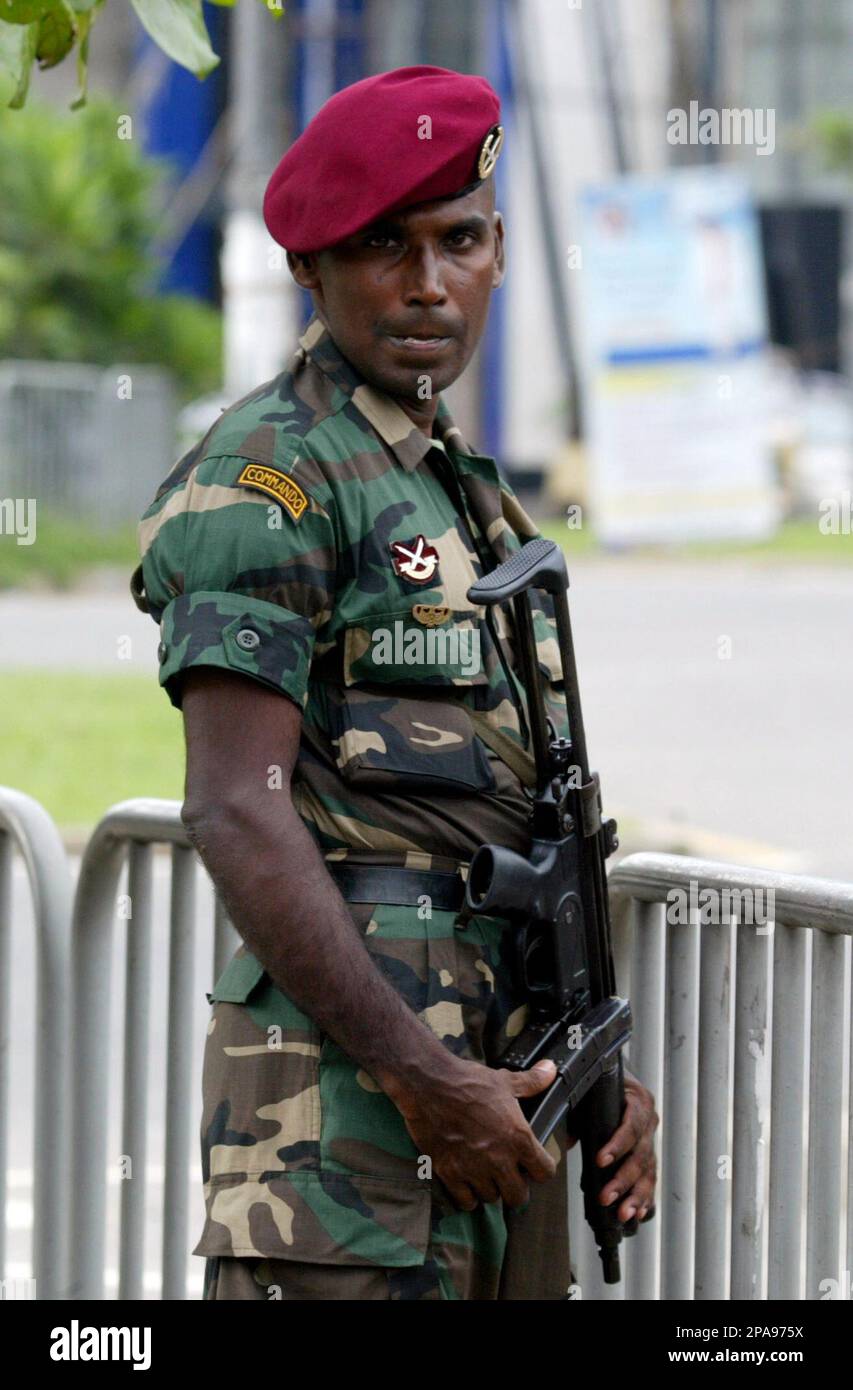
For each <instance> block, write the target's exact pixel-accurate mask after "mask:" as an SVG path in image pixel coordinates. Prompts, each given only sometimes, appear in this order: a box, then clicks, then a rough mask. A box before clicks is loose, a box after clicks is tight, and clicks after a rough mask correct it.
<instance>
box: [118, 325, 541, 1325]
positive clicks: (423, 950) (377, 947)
mask: <svg viewBox="0 0 853 1390" xmlns="http://www.w3.org/2000/svg"><path fill="white" fill-rule="evenodd" d="M536 534H537V533H536V529H535V527H534V526H533V524H532V522H531V521H530V519H529V517H527V515H526V514H525V512H524V511H523V510H522V508H521V507H520V505H519V503H518V501H517V499H516V498H515V496H514V494H513V493H512V491H511V489H510V488H509V487H507V486H506V484H505V483H504V482H502V480H501V479H500V478H499V475H498V472H497V469H496V467H495V464H494V462H493V461H492V459H490V458H484V457H482V456H480V455H478V454H474V453H472V452H471V451H470V450H469V449H468V448H467V447H466V445H465V443H464V442H463V440H462V438H461V436H460V433H459V431H458V429H456V427H455V426H454V424H453V422H452V420H451V418H450V415H449V413H448V411H447V409H446V407H445V406H444V404H443V403H439V407H438V411H437V417H436V421H435V430H434V437H433V438H432V439H430V438H428V437H427V436H426V435H425V434H424V433H422V432H421V431H420V430H418V429H417V428H416V427H415V426H414V425H413V424H412V422H411V420H409V418H408V416H407V415H406V414H405V413H404V412H403V411H402V409H401V408H400V407H399V406H398V405H396V404H395V403H394V402H393V401H391V400H390V399H389V398H388V397H387V396H384V395H383V394H381V393H380V392H378V391H376V390H374V389H373V388H372V387H371V386H369V385H367V384H366V383H365V382H363V381H362V380H360V378H359V377H358V375H357V374H356V373H355V372H354V370H353V368H352V367H351V365H350V364H349V363H348V362H347V361H346V360H345V359H344V358H343V357H342V355H341V353H340V352H339V351H338V349H337V348H336V347H335V345H334V343H333V341H332V340H331V338H330V336H329V334H328V333H327V332H326V331H325V330H324V329H323V327H322V325H321V324H320V323H319V322H318V321H317V320H316V319H315V320H312V322H311V323H310V324H309V325H308V328H307V330H306V332H305V335H304V336H303V338H302V339H301V345H300V348H299V350H298V352H297V353H296V356H295V358H294V360H293V362H292V364H291V365H290V367H289V368H288V369H287V370H286V371H285V372H283V373H282V374H281V375H280V376H278V377H276V378H275V379H274V380H273V381H271V382H268V383H266V384H265V385H263V386H261V387H259V388H258V389H257V390H256V391H254V392H252V393H251V394H250V395H248V396H246V397H245V398H244V399H243V400H241V401H238V402H237V403H236V405H234V406H232V407H231V409H230V410H228V411H226V412H225V414H224V415H223V416H222V417H221V418H220V419H219V420H218V421H217V422H216V423H215V424H214V426H213V427H212V428H211V430H210V431H209V432H208V434H207V436H206V437H205V438H204V439H203V440H202V441H201V443H200V444H198V445H197V446H196V447H195V448H194V449H192V450H191V451H190V452H189V453H188V454H187V455H186V456H185V457H184V458H182V459H181V460H180V461H179V462H178V463H177V464H176V466H175V467H174V468H173V470H172V472H171V473H170V475H169V476H168V478H166V480H165V481H164V483H163V485H162V487H161V488H160V490H159V492H158V494H157V497H156V498H155V500H154V502H153V503H152V505H151V506H150V507H149V509H148V511H147V512H146V513H145V516H144V517H143V520H142V522H141V525H140V543H141V549H142V554H143V560H142V564H141V566H140V567H139V568H138V569H137V571H136V573H135V574H134V577H133V583H132V587H133V591H134V595H135V598H136V601H137V603H138V604H139V605H140V607H143V608H144V609H146V611H149V612H150V613H151V615H152V616H153V617H154V618H155V620H156V621H157V622H158V623H159V624H160V630H161V643H160V681H161V683H162V685H163V686H164V687H165V689H166V690H167V691H168V694H169V696H170V698H171V700H172V702H173V703H174V704H175V705H179V704H180V700H181V683H180V676H181V673H182V672H183V671H184V670H186V669H188V668H190V667H193V666H214V667H219V668H221V669H223V670H230V671H237V672H240V673H242V674H244V675H246V676H249V677H250V678H252V679H253V680H256V681H260V682H262V683H263V684H264V685H267V686H272V688H273V689H275V690H278V691H281V692H282V693H283V694H284V695H286V696H287V697H288V698H290V699H291V700H293V701H294V702H295V703H296V704H297V705H298V706H299V707H300V708H301V709H302V711H303V725H302V739H301V744H300V752H299V757H298V760H297V764H296V768H295V772H294V779H293V786H294V800H295V804H296V806H297V808H298V810H299V812H300V814H301V816H302V817H303V819H304V821H305V823H306V825H307V826H308V828H309V830H310V832H311V834H312V835H313V836H314V838H315V839H316V841H317V843H318V845H319V847H320V849H321V851H322V852H323V854H324V855H325V857H326V859H327V860H336V859H338V860H339V859H356V860H360V861H367V862H371V861H372V862H381V863H388V864H403V865H406V866H408V867H412V868H415V867H417V868H444V869H446V868H451V869H455V868H456V867H457V866H458V865H459V864H460V863H461V864H463V865H464V864H465V862H467V860H469V859H470V857H471V854H472V852H473V851H474V849H476V847H477V846H478V845H479V844H481V843H483V842H488V841H495V842H498V843H501V844H504V845H508V846H513V847H515V848H518V849H521V850H524V849H525V848H526V846H527V815H528V801H527V794H526V784H529V782H530V781H531V780H532V758H531V756H530V753H529V752H528V750H527V747H526V743H527V718H526V705H525V697H524V691H523V689H522V687H521V685H520V683H519V681H518V679H517V676H516V674H515V671H514V652H513V642H512V636H513V634H512V628H511V623H510V619H511V609H508V610H507V611H506V612H504V611H503V610H502V609H497V608H496V609H493V610H490V611H487V610H486V609H484V608H476V607H473V606H472V605H471V603H470V602H469V601H468V598H467V591H468V589H469V587H470V586H471V584H472V583H473V582H474V581H475V580H476V579H477V578H478V577H479V576H480V575H481V574H483V573H484V572H488V571H489V570H491V569H493V568H494V566H495V565H496V564H497V563H498V562H499V561H501V560H503V559H505V558H507V556H508V555H509V554H510V553H511V552H513V551H514V550H516V549H517V548H518V547H519V546H520V545H521V544H522V543H523V542H524V540H525V539H527V538H529V537H532V536H534V535H536ZM535 626H536V635H537V641H538V650H539V657H540V664H541V666H542V669H543V671H544V673H545V674H546V675H547V677H548V679H549V681H551V682H553V678H554V676H555V669H554V664H553V663H554V660H555V658H556V656H557V650H556V643H555V640H554V632H553V621H552V619H551V617H550V615H549V614H547V613H546V612H545V611H544V610H543V609H542V608H541V607H540V608H537V610H536V613H535ZM549 700H550V704H551V712H552V715H553V717H554V720H555V723H556V724H557V727H558V728H560V730H561V731H562V732H565V711H564V707H562V715H561V705H560V703H559V702H558V700H557V697H556V692H555V691H554V689H553V688H550V687H549ZM274 760H275V750H274V749H273V750H271V762H272V763H274ZM271 785H272V784H271ZM351 910H352V915H353V921H354V923H355V925H356V928H357V929H358V930H359V931H360V933H361V935H362V938H363V940H364V944H365V948H366V949H367V950H368V951H369V953H370V954H371V956H372V958H373V960H374V962H375V964H376V966H377V968H378V969H379V970H380V971H382V972H383V973H384V974H385V975H386V976H387V978H388V979H389V980H391V981H392V983H393V984H394V987H395V988H396V989H397V990H398V992H399V993H401V995H402V997H403V998H404V999H405V1000H406V1002H407V1003H408V1004H409V1006H410V1007H411V1008H412V1009H413V1010H414V1011H415V1012H416V1013H417V1014H418V1016H419V1018H420V1019H421V1020H422V1021H423V1023H424V1025H425V1027H427V1028H428V1029H430V1030H431V1031H432V1032H433V1033H434V1035H435V1036H436V1037H438V1038H439V1039H440V1040H441V1042H442V1044H443V1045H444V1046H446V1047H447V1048H449V1049H451V1050H452V1051H453V1052H454V1053H455V1054H456V1055H457V1056H459V1057H462V1058H466V1059H469V1060H474V1061H478V1062H481V1063H485V1064H486V1065H497V1064H498V1061H499V1058H500V1056H501V1055H502V1053H503V1051H504V1050H505V1048H506V1046H507V1043H508V1041H509V1039H510V1037H512V1036H515V1035H516V1034H517V1032H518V1031H519V1029H520V1028H521V1027H522V1026H523V1022H524V1018H525V1006H524V1004H523V1001H521V1000H520V999H519V998H518V995H517V989H516V985H515V981H514V975H513V960H514V955H513V950H512V941H511V938H510V936H509V934H508V932H507V930H506V925H507V924H506V923H503V922H501V921H499V920H498V919H489V918H485V917H474V918H472V919H471V920H470V921H469V922H468V923H467V924H463V923H461V922H458V921H457V920H456V917H457V915H456V914H455V913H454V912H453V911H450V910H446V909H441V910H440V909H435V910H429V911H428V912H426V914H425V915H424V914H421V911H420V908H418V909H413V908H411V907H405V906H394V905H389V904H383V903H370V904H353V905H351ZM209 998H210V999H211V1002H212V1004H213V1013H212V1017H211V1020H210V1025H209V1029H208V1038H207V1044H206V1048H205V1065H204V1077H203V1092H204V1105H203V1115H202V1126H201V1132H202V1169H203V1175H204V1184H205V1201H206V1212H207V1219H206V1222H205V1226H204V1230H203V1232H202V1236H201V1239H200V1241H199V1243H198V1245H197V1246H196V1251H195V1253H196V1254H199V1255H205V1256H207V1257H208V1259H209V1261H210V1265H209V1270H210V1271H211V1272H212V1277H211V1280H210V1284H209V1287H210V1288H213V1287H215V1286H216V1283H217V1278H218V1274H217V1272H216V1271H217V1269H218V1266H217V1264H216V1262H217V1261H218V1260H220V1259H222V1258H230V1257H237V1258H248V1257H251V1258H255V1259H263V1260H276V1259H283V1260H286V1261H289V1262H290V1263H291V1264H293V1263H294V1262H296V1263H299V1264H300V1266H302V1265H305V1264H307V1265H308V1266H335V1267H337V1269H338V1270H340V1269H341V1267H342V1266H351V1267H352V1266H354V1267H366V1266H372V1267H378V1268H379V1269H385V1270H388V1271H389V1275H388V1277H389V1279H390V1280H391V1287H392V1288H393V1296H394V1297H407V1298H408V1297H418V1298H419V1297H447V1298H450V1297H455V1298H472V1297H477V1298H479V1297H493V1296H495V1293H494V1291H495V1289H497V1288H498V1287H499V1281H500V1280H502V1279H503V1278H504V1258H505V1254H506V1252H507V1249H508V1245H509V1242H508V1234H507V1233H508V1228H509V1225H510V1223H511V1221H512V1220H514V1219H515V1218H514V1217H506V1218H505V1216H504V1214H503V1212H502V1210H501V1207H502V1204H501V1203H490V1204H483V1205H482V1206H481V1207H480V1208H478V1209H477V1210H476V1211H475V1212H462V1211H459V1210H456V1209H454V1207H453V1204H452V1203H451V1202H450V1200H449V1195H448V1194H447V1193H446V1191H445V1190H444V1189H443V1185H442V1184H441V1183H440V1182H438V1181H437V1180H436V1181H432V1180H431V1179H425V1178H424V1175H423V1173H422V1171H421V1169H420V1157H419V1155H418V1154H417V1152H416V1150H415V1146H414V1143H413V1141H412V1140H411V1138H410V1136H409V1134H408V1132H407V1130H406V1128H405V1125H404V1122H403V1120H402V1117H401V1115H400V1113H399V1112H398V1111H397V1109H396V1107H395V1106H394V1105H393V1103H392V1102H391V1100H390V1099H389V1098H388V1097H387V1096H386V1095H385V1094H384V1092H382V1091H381V1090H380V1088H379V1087H378V1086H377V1085H376V1083H375V1082H374V1081H373V1080H372V1078H370V1077H368V1076H367V1075H366V1074H365V1073H364V1072H363V1071H362V1069H361V1068H360V1067H359V1066H358V1065H357V1064H356V1063H355V1062H354V1061H353V1059H351V1058H349V1057H348V1056H347V1055H346V1054H345V1053H344V1052H343V1050H342V1049H341V1048H340V1047H339V1046H338V1045H337V1043H336V1042H335V1041H334V1040H333V1039H332V1038H331V1037H329V1036H327V1035H325V1034H324V1033H322V1031H321V1030H320V1028H319V1027H318V1025H317V1023H316V1021H315V1020H314V1019H312V1018H311V1017H309V1016H308V1015H306V1014H304V1013H302V1012H301V1010H300V1009H299V1008H298V1007H297V1006H296V1004H295V1002H294V1001H293V1000H291V999H290V998H289V997H288V996H287V995H286V994H285V993H284V992H283V991H282V990H281V989H280V988H279V987H278V986H277V985H276V983H275V982H274V981H273V980H272V979H271V978H270V977H269V975H268V974H267V973H266V972H265V970H264V967H263V965H262V963H261V962H260V961H259V960H257V959H256V958H255V957H254V956H253V955H251V954H250V953H249V952H248V951H247V949H246V947H245V946H241V947H240V948H239V950H238V952H237V954H236V955H235V957H234V958H233V960H232V961H231V962H230V964H229V965H228V966H226V968H225V971H224V972H223V974H222V975H221V976H220V978H219V980H218V981H217V982H216V985H215V987H214V990H213V993H212V995H210V996H209ZM549 1145H550V1146H552V1149H553V1151H554V1156H555V1158H557V1159H559V1158H560V1154H561V1152H564V1150H565V1135H562V1137H558V1136H556V1135H555V1136H552V1139H551V1140H549ZM558 1173H559V1175H558V1176H556V1177H555V1178H553V1179H552V1180H551V1181H550V1182H549V1183H548V1184H546V1185H544V1186H543V1187H542V1188H541V1189H537V1193H538V1194H540V1195H537V1197H536V1200H535V1202H533V1203H531V1213H530V1215H529V1216H522V1217H520V1218H519V1219H520V1220H522V1221H523V1222H526V1226H525V1228H524V1229H525V1230H526V1232H527V1234H526V1235H525V1236H524V1237H523V1238H522V1237H521V1236H520V1235H519V1232H518V1230H517V1229H516V1231H515V1234H514V1236H513V1249H514V1256H513V1257H512V1258H509V1257H508V1258H507V1267H508V1268H510V1269H511V1268H512V1267H513V1263H514V1265H515V1267H516V1268H521V1269H524V1270H528V1269H529V1270H531V1271H533V1270H534V1269H536V1268H538V1269H539V1270H540V1273H541V1274H542V1277H543V1278H547V1279H548V1280H550V1281H551V1282H552V1283H554V1284H555V1285H557V1286H559V1285H560V1284H562V1289H558V1292H557V1293H556V1294H554V1293H553V1292H552V1293H551V1294H549V1296H555V1297H556V1296H564V1293H563V1290H564V1289H565V1286H566V1281H567V1279H568V1263H567V1262H568V1246H567V1222H566V1219H565V1216H564V1211H563V1208H564V1201H565V1191H566V1187H565V1178H564V1175H565V1168H564V1166H563V1165H562V1163H561V1166H560V1168H559V1170H558ZM543 1201H544V1202H545V1206H544V1207H543V1206H542V1202H543ZM534 1209H535V1211H536V1212H537V1213H538V1214H536V1215H535V1216H534V1215H533V1211H534ZM543 1212H544V1215H543ZM543 1232H544V1234H543ZM320 1277H321V1278H325V1276H320ZM529 1277H530V1278H532V1273H531V1275H530V1276H529ZM529 1277H528V1275H526V1274H525V1280H526V1281H527V1283H525V1287H527V1286H528V1284H529ZM323 1287H324V1288H325V1287H327V1286H326V1284H325V1283H324V1284H323ZM530 1287H531V1288H538V1287H539V1285H538V1284H530ZM330 1296H334V1295H333V1294H330ZM525 1296H526V1295H525ZM531 1296H532V1295H531Z"/></svg>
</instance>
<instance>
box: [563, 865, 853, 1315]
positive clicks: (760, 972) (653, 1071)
mask: <svg viewBox="0 0 853 1390" xmlns="http://www.w3.org/2000/svg"><path fill="white" fill-rule="evenodd" d="M610 887H611V893H612V895H613V902H614V909H615V910H614V955H615V963H616V975H617V981H618V984H619V989H620V993H623V994H627V995H629V996H630V998H631V1001H632V1005H633V1008H634V1017H635V1035H634V1038H633V1040H632V1043H631V1045H630V1048H629V1049H628V1065H629V1068H630V1070H631V1071H633V1072H634V1073H636V1075H638V1076H639V1077H640V1079H641V1080H642V1081H643V1082H644V1084H645V1085H647V1086H648V1087H649V1088H650V1089H651V1090H652V1092H653V1094H654V1095H655V1097H656V1100H657V1108H658V1111H659V1113H660V1116H661V1125H660V1129H659V1131H658V1138H659V1141H660V1149H661V1153H660V1176H659V1186H658V1200H657V1215H656V1217H655V1219H654V1220H653V1221H652V1222H650V1223H648V1224H647V1225H644V1226H641V1227H640V1231H639V1233H638V1235H637V1236H635V1237H634V1238H633V1239H632V1240H630V1241H626V1242H625V1243H624V1244H623V1247H622V1249H623V1251H624V1252H625V1258H624V1268H625V1278H624V1280H623V1283H622V1284H621V1285H619V1286H617V1287H616V1288H614V1289H605V1287H604V1286H603V1285H602V1284H601V1281H600V1277H599V1275H598V1260H597V1257H596V1255H595V1253H594V1250H592V1249H591V1242H590V1241H589V1239H588V1237H587V1234H586V1232H587V1228H586V1224H585V1222H584V1221H583V1216H582V1211H581V1210H580V1207H579V1202H578V1200H577V1197H576V1196H573V1215H572V1221H571V1229H572V1235H573V1239H574V1240H575V1251H574V1253H575V1256H576V1258H574V1259H573V1266H574V1269H575V1271H576V1273H577V1276H578V1282H579V1285H580V1296H581V1297H583V1298H589V1297H592V1298H614V1297H615V1298H629V1299H654V1298H661V1299H692V1298H695V1299H703V1300H704V1299H714V1298H722V1299H725V1298H730V1299H760V1298H769V1299H780V1298H790V1299H802V1298H807V1299H821V1298H849V1297H850V1273H849V1271H850V1270H851V1269H853V1244H851V1242H853V1219H851V1218H853V1212H851V1205H853V1203H851V1194H853V1171H851V1166H850V1165H851V1154H853V1143H851V1139H853V1134H851V1113H850V1112H851V1107H850V1071H851V1066H850V1046H851V1027H850V1012H851V1010H850V998H851V941H850V937H851V934H853V885H851V884H847V883H841V882H834V881H831V880H829V879H820V878H809V877H803V876H799V875H786V874H780V873H778V872H776V871H769V870H761V869H742V868H738V867H735V866H733V865H731V864H717V863H712V862H708V861H705V860H698V859H691V858H685V857H682V856H676V855H669V854H634V855H631V856H630V857H629V858H627V859H624V860H623V861H622V862H621V863H620V864H618V865H617V866H616V868H615V869H614V870H613V872H612V874H611V877H610ZM726 893H728V899H727V898H726V896H725V895H726ZM756 902H758V903H759V904H761V903H763V904H764V909H763V910H761V911H760V912H759V913H757V914H754V921H753V923H752V924H751V925H750V924H748V923H747V922H745V921H744V920H743V919H744V917H747V916H748V915H749V914H748V905H749V904H751V905H752V907H753V908H754V907H755V904H756ZM663 904H668V908H667V911H666V912H665V911H664V907H663ZM768 904H769V910H767V908H768ZM715 908H716V915H717V917H718V918H719V919H720V920H719V924H712V921H713V919H712V914H713V913H714V910H715ZM685 911H686V916H687V917H688V918H689V920H688V921H686V922H685V921H679V920H678V917H679V916H681V917H683V916H684V915H685ZM703 915H704V919H705V922H706V923H707V924H702V925H700V921H701V920H702V918H703ZM734 916H739V917H740V918H741V921H740V922H739V923H738V924H737V925H736V924H735V922H734ZM668 918H669V920H667V919H668ZM709 918H711V921H709ZM762 918H764V919H765V920H761V919H762ZM575 1152H576V1151H573V1154H572V1160H573V1165H574V1166H575V1169H576V1167H577V1162H578V1160H577V1158H576V1156H575ZM576 1177H577V1172H576V1171H575V1173H574V1174H573V1179H572V1187H573V1191H574V1192H575V1193H576V1191H577V1184H576V1181H574V1179H576ZM845 1230H846V1236H845ZM845 1240H846V1245H845Z"/></svg>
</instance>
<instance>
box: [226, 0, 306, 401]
mask: <svg viewBox="0 0 853 1390" xmlns="http://www.w3.org/2000/svg"><path fill="white" fill-rule="evenodd" d="M229 22H230V26H231V28H230V39H231V71H230V105H229V126H230V136H229V145H230V159H231V162H230V169H229V173H228V181H227V186H226V204H227V212H226V215H225V219H224V223H223V243H222V254H221V271H222V292H223V306H224V315H225V325H224V339H225V346H224V358H225V360H224V377H225V394H226V396H227V397H228V399H229V401H234V400H237V399H238V398H239V397H240V396H243V395H245V394H246V393H247V392H248V391H251V390H252V389H253V388H254V387H255V386H259V385H260V384H261V383H262V382H264V381H268V380H269V379H270V378H271V377H274V376H276V375H277V374H278V373H279V372H280V371H281V370H282V368H283V367H284V365H285V363H286V361H287V359H288V357H289V355H290V353H291V350H292V349H293V347H294V346H295V340H296V332H297V296H296V291H295V287H294V286H293V282H292V281H291V278H290V272H289V271H288V269H287V263H286V260H285V253H284V251H283V249H282V248H281V247H279V246H277V245H276V243H275V242H274V241H273V240H272V238H271V237H270V235H269V232H268V231H267V229H266V227H265V225H264V220H263V215H262V211H261V205H262V202H263V195H264V188H265V187H266V183H267V180H268V179H269V176H270V174H271V173H272V171H273V169H274V168H275V165H276V164H277V163H278V160H279V159H280V158H281V156H282V154H283V153H284V150H285V148H286V144H287V142H288V131H287V111H286V107H285V98H286V90H287V81H286V78H287V43H288V41H289V40H291V37H292V30H291V29H290V25H289V23H288V20H287V18H285V19H283V20H280V19H279V20H277V19H276V18H275V17H274V16H273V15H272V14H270V13H267V11H266V9H265V7H264V6H263V5H261V4H259V3H258V0H237V4H235V6H234V8H233V9H232V10H231V11H230V14H229Z"/></svg>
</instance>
